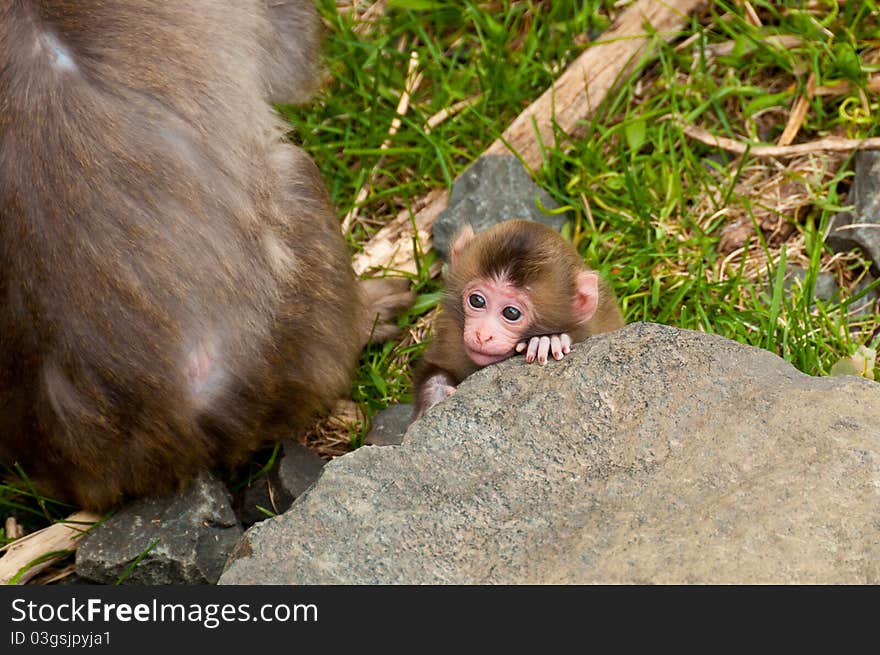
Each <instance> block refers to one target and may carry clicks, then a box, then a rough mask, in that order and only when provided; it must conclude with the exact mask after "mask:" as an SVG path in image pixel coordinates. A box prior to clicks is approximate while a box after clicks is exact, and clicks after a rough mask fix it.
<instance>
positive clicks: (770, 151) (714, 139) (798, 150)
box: [681, 125, 880, 159]
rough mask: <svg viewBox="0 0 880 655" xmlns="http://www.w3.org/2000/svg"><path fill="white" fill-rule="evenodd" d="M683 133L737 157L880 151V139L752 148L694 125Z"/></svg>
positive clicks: (834, 139)
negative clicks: (745, 155)
mask: <svg viewBox="0 0 880 655" xmlns="http://www.w3.org/2000/svg"><path fill="white" fill-rule="evenodd" d="M681 129H682V131H683V132H684V133H685V134H686V135H687V136H689V137H691V138H692V139H696V140H697V141H700V142H701V143H705V144H706V145H708V146H714V147H716V148H721V149H722V150H727V151H728V152H733V153H735V154H737V155H742V154H745V152H746V150H748V151H749V155H751V156H753V157H761V158H765V157H768V158H769V157H776V158H779V159H788V158H790V157H799V156H800V155H806V154H809V153H811V152H847V151H849V150H880V137H874V138H871V139H844V138H842V137H836V136H829V137H826V138H824V139H819V140H818V141H811V142H809V143H798V144H797V145H793V146H781V147H780V146H761V145H753V146H751V148H749V146H748V145H747V144H745V143H741V142H740V141H735V140H734V139H728V138H726V137H723V136H714V135H713V134H710V133H709V132H707V131H706V130H704V129H703V128H701V127H695V126H693V125H683V126H682V128H681Z"/></svg>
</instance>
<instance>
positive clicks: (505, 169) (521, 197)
mask: <svg viewBox="0 0 880 655" xmlns="http://www.w3.org/2000/svg"><path fill="white" fill-rule="evenodd" d="M536 196H537V197H538V198H540V200H541V205H543V206H544V207H545V208H547V209H548V210H549V209H557V208H558V207H559V205H558V203H556V201H555V200H553V199H552V198H551V197H550V195H549V194H548V193H547V192H546V191H544V190H543V189H542V188H541V187H539V186H538V185H537V184H535V183H534V182H533V181H532V178H531V177H529V174H528V172H527V171H526V169H525V167H524V166H523V165H522V162H520V160H519V159H517V158H516V157H513V156H511V155H492V156H489V155H484V156H482V157H480V158H479V159H478V160H477V161H476V162H474V163H473V164H472V165H471V166H470V168H468V169H467V170H466V171H465V172H464V173H462V174H461V176H460V177H459V178H458V179H457V180H456V181H455V184H453V185H452V193H450V194H449V204H448V205H447V207H446V209H444V210H443V211H442V212H441V213H440V216H438V217H437V221H436V222H435V223H434V250H435V252H436V253H437V255H438V256H439V257H440V258H442V259H443V260H444V261H445V260H446V259H447V258H448V255H449V248H450V247H451V245H452V243H451V242H452V239H453V237H454V236H455V234H456V233H457V232H458V230H459V229H460V228H461V227H463V226H464V225H466V224H468V223H470V224H471V225H472V226H473V228H474V231H475V232H482V231H483V230H485V229H486V228H489V227H491V226H493V225H495V224H496V223H500V222H502V221H507V220H510V219H513V218H524V219H527V220H531V221H537V222H539V223H544V224H545V225H549V226H550V227H552V228H553V229H555V230H557V231H558V230H561V229H562V226H563V224H564V223H565V221H566V220H568V216H567V215H566V214H545V213H544V212H542V211H541V210H540V209H539V208H538V205H537V203H536V202H535V197H536Z"/></svg>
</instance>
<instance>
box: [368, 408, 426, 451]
mask: <svg viewBox="0 0 880 655" xmlns="http://www.w3.org/2000/svg"><path fill="white" fill-rule="evenodd" d="M413 411H414V407H413V404H412V403H401V404H398V405H391V406H390V407H386V408H385V409H383V410H382V411H381V412H379V413H378V414H376V415H375V416H374V417H373V424H372V426H371V427H370V432H369V433H368V434H367V436H366V438H365V439H364V443H365V444H367V445H368V446H394V445H397V444H400V443H403V435H404V434H405V433H406V429H407V428H408V427H409V425H410V423H412V418H413Z"/></svg>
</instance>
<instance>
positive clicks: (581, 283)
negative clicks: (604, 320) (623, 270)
mask: <svg viewBox="0 0 880 655" xmlns="http://www.w3.org/2000/svg"><path fill="white" fill-rule="evenodd" d="M598 307H599V275H598V274H596V273H594V272H593V271H581V272H580V273H578V276H577V279H576V280H575V295H574V302H573V303H572V309H573V310H574V317H575V320H576V321H577V323H578V325H580V324H581V323H586V322H587V321H589V320H590V319H591V318H593V314H595V313H596V308H598Z"/></svg>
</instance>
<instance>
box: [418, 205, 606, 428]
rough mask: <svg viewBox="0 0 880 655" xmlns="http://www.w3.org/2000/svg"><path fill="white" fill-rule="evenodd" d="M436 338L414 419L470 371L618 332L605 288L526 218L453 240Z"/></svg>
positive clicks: (558, 353)
mask: <svg viewBox="0 0 880 655" xmlns="http://www.w3.org/2000/svg"><path fill="white" fill-rule="evenodd" d="M449 259H450V261H449V272H448V274H447V280H446V282H447V288H446V294H445V295H444V298H443V304H442V311H441V312H440V315H439V316H438V318H437V322H436V324H435V326H434V339H433V341H432V342H431V345H430V346H428V349H427V350H426V351H425V354H424V356H423V357H422V361H421V363H420V365H419V367H418V369H417V371H416V375H415V391H416V410H415V415H414V418H416V419H418V418H420V417H421V416H422V414H424V413H425V412H426V411H427V410H429V409H430V408H431V407H433V406H434V405H436V404H437V403H439V402H440V401H442V400H444V399H446V398H448V397H449V396H450V395H452V393H453V392H455V388H456V386H458V384H459V383H460V382H461V381H462V380H464V379H465V378H466V377H467V376H469V375H470V374H471V373H473V372H474V371H476V370H478V369H480V368H483V367H484V366H488V365H489V364H494V363H496V362H500V361H501V360H504V359H507V358H508V357H511V356H513V355H514V354H516V353H522V352H525V357H526V361H527V362H529V363H531V362H534V361H535V360H536V359H537V360H538V362H539V363H540V364H544V363H545V362H546V361H547V358H548V357H549V356H552V357H553V358H554V359H557V360H558V359H562V358H563V357H564V356H565V355H566V354H567V353H568V352H570V351H571V344H572V343H576V342H578V341H583V340H584V339H586V338H587V337H590V336H592V335H594V334H599V333H601V332H611V331H612V330H616V329H617V328H619V327H622V326H623V316H622V315H621V313H620V308H619V307H618V306H617V301H616V300H615V298H614V295H613V294H612V292H611V290H610V289H609V287H608V285H607V284H606V283H605V281H604V280H602V279H601V278H600V277H599V275H598V274H597V273H595V272H594V271H591V270H590V269H588V268H587V267H586V266H585V265H584V262H583V260H582V259H581V257H580V255H579V254H578V252H577V250H576V249H575V248H574V247H573V246H572V245H571V244H570V243H568V242H567V241H565V239H563V238H562V236H560V235H559V234H558V233H557V232H556V231H555V230H553V229H552V228H550V227H547V226H546V225H542V224H540V223H535V222H532V221H524V220H511V221H505V222H503V223H499V224H498V225H495V226H493V227H491V228H489V229H488V230H485V231H484V232H480V233H479V234H474V231H473V229H472V228H471V227H470V226H467V227H465V228H464V229H463V230H461V231H460V232H459V233H458V234H457V235H456V237H455V240H454V242H453V245H452V249H451V251H450V257H449Z"/></svg>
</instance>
